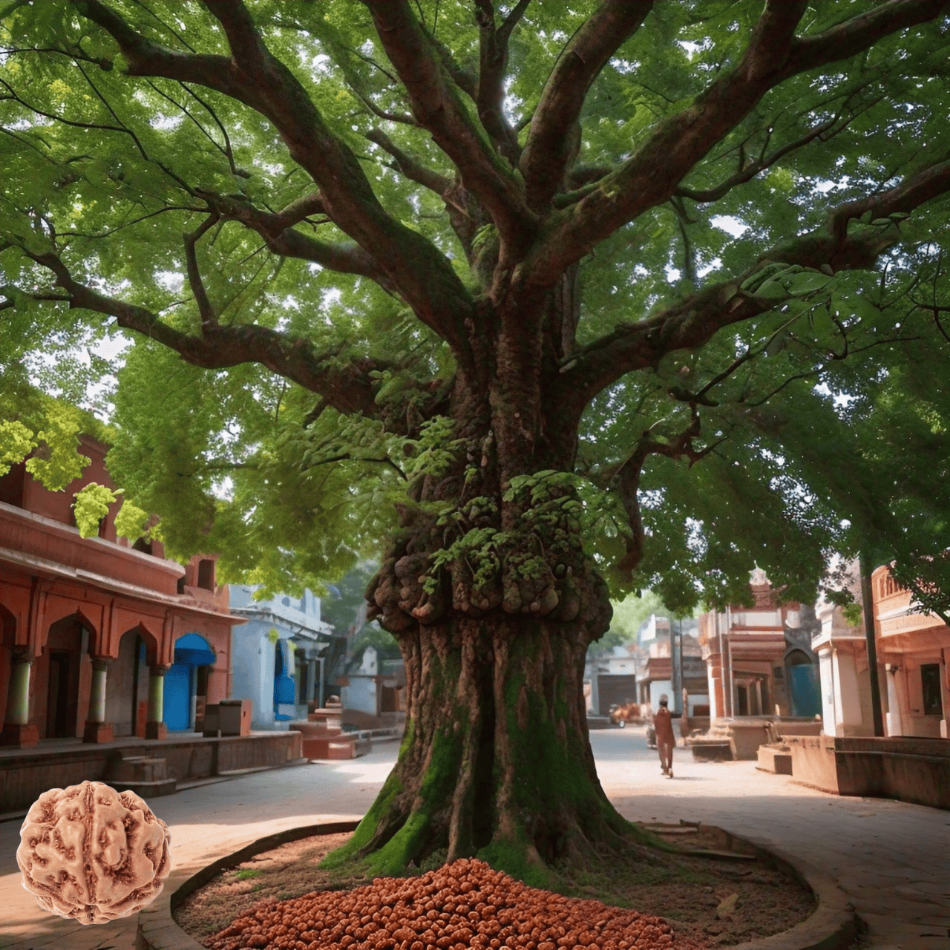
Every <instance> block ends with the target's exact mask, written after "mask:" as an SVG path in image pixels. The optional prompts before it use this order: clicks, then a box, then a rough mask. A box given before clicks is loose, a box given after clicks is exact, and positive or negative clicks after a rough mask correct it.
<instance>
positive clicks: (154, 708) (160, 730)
mask: <svg viewBox="0 0 950 950" xmlns="http://www.w3.org/2000/svg"><path fill="white" fill-rule="evenodd" d="M167 672H168V667H167V666H153V667H152V668H151V669H150V670H149V676H148V719H147V720H146V722H145V738H146V739H164V738H166V736H167V735H168V726H166V725H165V723H164V718H165V674H166V673H167Z"/></svg>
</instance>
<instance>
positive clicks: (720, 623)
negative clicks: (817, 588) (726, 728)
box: [699, 569, 821, 720]
mask: <svg viewBox="0 0 950 950" xmlns="http://www.w3.org/2000/svg"><path fill="white" fill-rule="evenodd" d="M749 586H750V588H751V590H752V597H753V604H752V606H751V607H746V606H741V605H736V606H731V607H727V608H726V609H725V610H718V611H717V610H712V611H708V612H706V613H705V614H703V615H702V616H701V617H700V620H699V642H700V645H701V647H702V655H703V659H704V660H705V662H706V672H707V677H708V690H709V697H710V707H711V708H710V715H711V717H712V719H713V720H715V719H729V718H734V717H736V716H796V717H799V716H815V715H818V714H819V713H820V708H821V707H820V693H819V684H818V660H817V657H816V656H815V654H814V652H813V650H812V649H811V646H810V643H809V640H810V635H809V636H806V635H805V633H803V631H807V630H808V625H807V623H806V622H805V617H804V616H803V611H802V609H801V605H799V604H798V603H797V602H789V603H782V602H781V600H780V597H779V592H778V591H775V590H774V589H773V588H772V585H771V583H770V582H769V579H768V578H767V577H766V576H765V572H764V571H761V570H758V569H757V570H755V571H753V572H752V580H751V582H750V584H749Z"/></svg>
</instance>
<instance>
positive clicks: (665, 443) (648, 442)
mask: <svg viewBox="0 0 950 950" xmlns="http://www.w3.org/2000/svg"><path fill="white" fill-rule="evenodd" d="M701 429H702V426H701V424H700V418H699V410H698V409H697V407H696V406H695V405H693V406H691V407H690V422H689V425H688V426H687V427H686V428H685V429H683V431H682V432H680V433H678V434H677V435H676V436H675V437H673V438H672V439H667V440H660V439H657V438H655V437H654V434H653V429H652V428H650V429H647V430H646V431H645V432H644V433H643V434H642V435H641V436H640V438H639V439H638V440H637V444H636V446H635V447H634V449H633V451H632V452H631V453H630V455H629V456H628V457H627V458H626V459H625V460H624V461H623V462H621V463H620V464H619V465H618V466H616V467H615V468H614V469H613V471H611V472H609V473H608V479H609V481H611V482H614V483H615V484H616V485H617V488H618V495H619V497H620V502H621V504H622V505H623V508H624V512H625V513H626V515H627V523H628V526H629V528H630V535H629V536H628V537H626V538H624V544H625V547H626V552H625V554H624V556H623V557H622V558H621V559H620V561H619V562H618V563H617V568H618V569H619V570H621V571H623V572H625V573H627V574H629V572H631V571H633V570H634V569H635V568H636V567H637V565H638V564H639V563H640V561H641V560H642V559H643V548H644V543H645V540H646V537H645V533H644V530H643V516H642V513H641V511H640V497H639V490H640V476H641V475H642V473H643V466H644V465H645V464H646V461H647V459H648V458H650V456H651V455H663V456H665V457H666V458H671V459H680V458H685V459H687V460H688V461H689V464H690V465H694V464H695V463H696V462H698V461H700V460H701V459H703V458H705V457H706V456H707V455H709V453H710V452H712V451H713V449H715V447H716V446H717V445H719V444H720V442H721V441H722V440H721V439H720V440H717V441H716V442H714V443H712V444H711V445H707V446H704V447H703V448H701V449H698V448H696V446H695V445H694V441H695V440H696V439H697V438H698V437H699V436H700V434H701Z"/></svg>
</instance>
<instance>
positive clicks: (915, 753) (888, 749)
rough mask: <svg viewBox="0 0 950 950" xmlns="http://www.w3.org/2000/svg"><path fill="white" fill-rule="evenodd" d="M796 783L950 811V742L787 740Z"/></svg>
mask: <svg viewBox="0 0 950 950" xmlns="http://www.w3.org/2000/svg"><path fill="white" fill-rule="evenodd" d="M785 741H786V743H787V744H788V746H789V748H790V749H791V754H792V778H793V780H794V781H796V782H801V783H802V784H804V785H810V786H812V787H814V788H820V789H822V791H826V792H831V793H833V794H835V795H858V796H866V797H872V798H873V797H877V798H896V799H897V800H898V801H904V802H910V803H912V804H915V805H927V806H929V807H931V808H942V809H946V810H950V741H948V740H946V739H922V738H914V737H897V736H895V737H888V738H868V737H855V738H849V737H838V738H836V737H834V736H819V737H816V738H812V737H805V736H788V737H786V739H785Z"/></svg>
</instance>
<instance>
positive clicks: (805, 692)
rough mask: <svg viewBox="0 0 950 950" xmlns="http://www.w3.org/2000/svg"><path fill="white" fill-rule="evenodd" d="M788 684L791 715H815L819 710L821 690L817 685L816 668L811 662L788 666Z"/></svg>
mask: <svg viewBox="0 0 950 950" xmlns="http://www.w3.org/2000/svg"><path fill="white" fill-rule="evenodd" d="M788 678H789V681H790V683H789V685H790V686H791V687H792V715H793V716H817V715H819V713H820V712H821V690H820V688H819V685H818V670H817V668H816V667H815V666H814V664H812V663H802V664H797V665H795V666H790V667H789V668H788Z"/></svg>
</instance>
